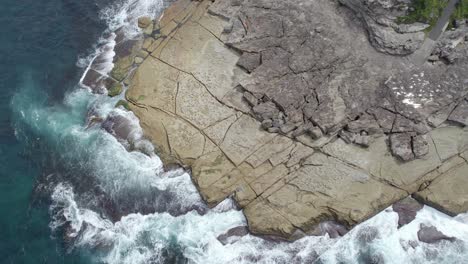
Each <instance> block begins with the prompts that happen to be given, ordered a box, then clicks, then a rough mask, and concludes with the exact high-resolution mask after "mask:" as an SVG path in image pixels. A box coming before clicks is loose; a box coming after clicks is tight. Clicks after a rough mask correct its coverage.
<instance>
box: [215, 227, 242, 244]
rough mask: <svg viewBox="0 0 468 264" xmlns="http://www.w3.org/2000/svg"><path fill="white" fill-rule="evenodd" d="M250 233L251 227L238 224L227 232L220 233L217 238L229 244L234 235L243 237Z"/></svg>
mask: <svg viewBox="0 0 468 264" xmlns="http://www.w3.org/2000/svg"><path fill="white" fill-rule="evenodd" d="M247 234H249V229H248V228H247V227H246V226H237V227H234V228H231V229H229V230H228V231H227V232H226V233H224V234H222V235H219V236H218V237H217V239H218V240H219V242H221V243H222V244H223V245H226V244H229V240H230V239H232V238H233V237H243V236H245V235H247Z"/></svg>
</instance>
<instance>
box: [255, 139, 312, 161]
mask: <svg viewBox="0 0 468 264" xmlns="http://www.w3.org/2000/svg"><path fill="white" fill-rule="evenodd" d="M293 144H294V142H293V141H292V140H291V139H289V138H287V137H283V136H276V137H275V138H274V139H273V140H272V141H270V142H268V143H267V144H265V145H264V146H262V147H261V148H259V149H258V150H257V151H255V152H254V153H253V154H252V155H251V156H250V157H248V158H247V160H246V162H248V163H249V164H250V165H252V166H253V167H254V168H256V167H258V166H259V165H260V164H262V163H264V162H265V161H267V160H268V159H270V158H272V157H275V156H276V155H277V154H278V153H280V152H282V151H284V150H285V149H287V148H289V147H290V146H292V145H293ZM312 152H313V150H312Z"/></svg>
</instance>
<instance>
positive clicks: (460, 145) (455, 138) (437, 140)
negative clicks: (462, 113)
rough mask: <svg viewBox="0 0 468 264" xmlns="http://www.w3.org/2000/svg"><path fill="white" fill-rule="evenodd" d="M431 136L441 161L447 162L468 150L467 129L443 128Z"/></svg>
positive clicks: (433, 132)
mask: <svg viewBox="0 0 468 264" xmlns="http://www.w3.org/2000/svg"><path fill="white" fill-rule="evenodd" d="M430 134H431V137H432V140H433V141H434V144H435V145H436V149H437V153H438V154H439V156H440V159H441V160H446V159H448V158H450V157H452V156H454V155H458V153H461V152H463V151H464V150H466V149H468V130H467V129H461V128H458V127H441V128H438V129H435V130H433V131H432V132H431V133H430Z"/></svg>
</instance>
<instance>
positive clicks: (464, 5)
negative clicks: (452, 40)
mask: <svg viewBox="0 0 468 264" xmlns="http://www.w3.org/2000/svg"><path fill="white" fill-rule="evenodd" d="M466 18H468V0H460V1H459V2H458V4H457V9H455V12H454V13H453V15H452V22H453V21H455V20H459V19H466Z"/></svg>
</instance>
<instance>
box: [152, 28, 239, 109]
mask: <svg viewBox="0 0 468 264" xmlns="http://www.w3.org/2000/svg"><path fill="white" fill-rule="evenodd" d="M160 58H161V60H162V61H164V62H166V63H168V64H170V65H173V66H174V67H176V68H178V69H181V70H182V71H185V72H190V73H192V74H193V75H194V76H195V78H196V79H197V80H199V81H200V82H202V83H204V84H205V85H206V87H207V89H208V90H209V92H210V93H211V94H212V95H213V96H215V97H216V98H217V99H219V100H220V99H222V98H223V97H224V95H226V94H227V93H228V92H229V91H230V90H232V89H233V87H234V86H235V85H236V84H235V83H233V82H232V76H233V75H234V74H233V71H234V69H235V68H236V62H237V59H238V55H237V54H236V53H235V52H234V51H232V50H230V49H228V48H227V47H225V46H224V44H223V43H222V42H220V41H219V40H218V39H217V38H216V37H215V36H213V35H212V34H211V33H210V32H209V31H208V30H206V29H205V28H203V27H201V26H200V25H199V24H197V23H193V22H190V21H189V22H187V23H186V24H185V25H184V26H183V27H180V28H179V29H178V31H177V33H176V34H175V35H174V37H173V38H172V39H171V40H169V42H168V44H167V45H166V47H165V48H164V53H162V54H161V55H160Z"/></svg>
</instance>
